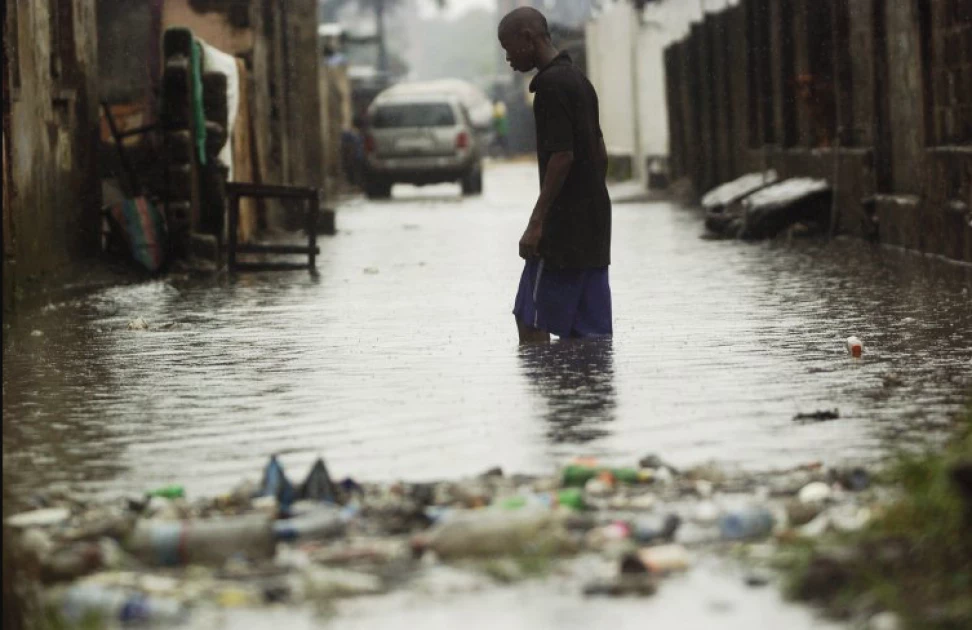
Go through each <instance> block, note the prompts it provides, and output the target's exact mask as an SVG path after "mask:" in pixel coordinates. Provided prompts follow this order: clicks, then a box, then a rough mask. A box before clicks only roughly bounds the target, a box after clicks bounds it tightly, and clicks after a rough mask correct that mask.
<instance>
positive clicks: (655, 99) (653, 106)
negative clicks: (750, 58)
mask: <svg viewBox="0 0 972 630" xmlns="http://www.w3.org/2000/svg"><path fill="white" fill-rule="evenodd" d="M734 3H735V2H734V1H733V0H709V1H708V2H706V3H705V7H706V9H707V10H708V11H717V10H719V9H722V8H724V7H726V6H730V5H732V4H734ZM701 16H702V4H701V3H699V2H685V1H679V0H663V1H661V2H656V3H650V4H648V5H646V6H645V8H644V9H643V10H642V11H641V13H640V16H639V13H638V11H637V10H636V9H635V8H634V7H633V6H632V3H630V2H614V3H604V4H603V5H602V7H601V12H600V13H599V14H598V15H597V16H596V17H595V18H593V19H592V20H590V21H589V22H588V23H587V25H586V27H585V28H586V35H587V65H588V76H589V78H590V79H591V82H592V83H593V84H594V87H595V89H597V92H598V96H599V98H600V101H601V112H602V114H601V126H602V128H603V130H604V139H605V144H606V145H607V149H608V153H609V154H611V155H612V156H617V157H622V156H624V157H627V158H630V159H632V160H633V164H634V166H635V172H634V175H635V176H636V177H638V178H643V176H644V164H645V159H646V158H651V157H656V156H668V155H669V153H670V147H669V123H668V116H669V113H668V108H667V100H668V98H667V88H666V79H665V62H664V51H665V49H666V47H668V46H669V45H670V44H671V43H672V42H673V41H675V40H677V39H679V38H681V37H683V36H685V34H686V33H687V32H688V29H689V26H690V24H691V23H692V22H693V21H694V20H697V19H699V18H701ZM633 47H634V50H633V49H632V48H633ZM721 61H722V60H721V59H720V62H721Z"/></svg>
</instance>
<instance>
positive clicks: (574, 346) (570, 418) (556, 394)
mask: <svg viewBox="0 0 972 630" xmlns="http://www.w3.org/2000/svg"><path fill="white" fill-rule="evenodd" d="M519 359H520V370H521V372H522V373H523V375H524V376H525V377H526V378H527V380H528V381H529V384H530V386H531V388H532V389H533V390H534V391H536V393H538V394H539V395H540V397H541V398H543V400H544V402H545V403H546V407H547V410H546V412H545V413H544V414H543V418H544V420H546V423H547V428H546V435H547V438H548V439H549V440H550V441H551V442H553V443H555V444H564V443H571V444H580V443H584V442H590V441H592V440H596V439H598V438H602V437H604V436H606V435H608V434H609V433H610V431H609V428H608V426H609V425H610V424H611V423H612V422H614V420H615V410H616V408H617V391H616V389H615V386H614V346H613V342H612V340H610V339H592V340H563V341H557V342H554V343H550V344H541V345H532V346H522V347H521V348H520V355H519Z"/></svg>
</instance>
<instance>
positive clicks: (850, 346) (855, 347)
mask: <svg viewBox="0 0 972 630" xmlns="http://www.w3.org/2000/svg"><path fill="white" fill-rule="evenodd" d="M847 351H848V352H850V354H851V356H852V357H855V358H860V356H861V354H863V353H864V344H863V343H862V342H861V340H860V339H858V338H857V337H854V336H850V337H848V338H847Z"/></svg>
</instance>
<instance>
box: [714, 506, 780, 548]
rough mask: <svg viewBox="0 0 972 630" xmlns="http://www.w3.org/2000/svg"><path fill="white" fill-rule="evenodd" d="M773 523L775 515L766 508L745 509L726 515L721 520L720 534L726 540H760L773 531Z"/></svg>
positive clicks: (753, 507)
mask: <svg viewBox="0 0 972 630" xmlns="http://www.w3.org/2000/svg"><path fill="white" fill-rule="evenodd" d="M773 523H774V518H773V514H772V513H771V512H770V511H769V510H768V509H766V508H765V507H762V506H751V507H745V508H742V509H739V510H733V511H731V512H729V513H727V514H724V515H723V516H722V518H721V519H719V533H720V534H721V535H722V538H723V539H724V540H745V539H748V538H760V537H762V536H767V535H769V533H770V532H772V531H773Z"/></svg>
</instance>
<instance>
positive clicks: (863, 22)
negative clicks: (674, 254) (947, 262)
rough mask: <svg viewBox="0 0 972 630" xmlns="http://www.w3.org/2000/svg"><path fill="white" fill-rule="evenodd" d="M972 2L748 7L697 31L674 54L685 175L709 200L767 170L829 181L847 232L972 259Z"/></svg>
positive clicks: (671, 95)
mask: <svg viewBox="0 0 972 630" xmlns="http://www.w3.org/2000/svg"><path fill="white" fill-rule="evenodd" d="M961 6H963V5H961V3H954V2H950V0H901V1H900V2H899V1H898V0H853V1H852V0H825V1H823V2H818V3H815V0H744V2H743V6H742V7H741V9H739V10H737V9H733V10H730V11H727V12H726V13H725V14H724V17H722V18H713V17H710V18H707V19H706V20H705V21H704V22H702V23H699V24H697V25H695V26H693V28H692V31H691V34H690V36H689V37H687V38H685V39H683V40H682V41H680V42H678V43H676V44H674V45H673V46H672V47H671V48H670V49H669V51H668V53H667V54H666V64H667V66H668V67H667V73H668V75H669V81H668V83H667V90H668V97H667V102H668V103H669V104H672V103H674V104H676V106H677V107H678V108H679V112H678V115H677V116H673V117H672V118H671V121H670V128H671V129H670V135H671V137H672V138H673V139H675V142H674V143H673V146H672V154H673V155H672V163H673V164H674V165H675V166H676V169H677V174H678V175H682V176H685V177H688V178H689V179H690V180H691V182H692V183H693V184H694V185H695V187H696V190H697V191H698V192H699V193H700V194H701V193H703V192H705V190H707V189H709V188H711V187H712V186H714V185H716V184H718V183H722V182H724V181H728V180H730V179H732V178H734V177H737V176H739V175H741V174H743V173H745V172H747V171H751V170H756V169H758V168H763V167H766V168H775V169H777V170H778V171H779V172H780V174H781V176H782V177H795V176H812V177H819V178H825V179H828V180H829V181H830V182H831V183H832V184H833V185H835V186H836V196H837V200H838V207H839V214H838V223H837V227H838V229H839V230H840V231H841V232H844V233H847V234H853V235H857V236H861V237H867V238H876V239H878V240H880V241H881V242H884V243H888V244H893V245H900V246H904V247H908V248H912V249H917V250H921V251H924V252H928V253H932V254H938V255H944V256H947V257H949V258H954V259H957V260H965V261H972V109H970V105H972V72H969V69H970V67H972V8H970V10H969V11H966V12H963V10H962V9H961ZM821 7H824V8H825V9H826V12H825V13H820V11H821ZM734 12H737V13H736V14H735V17H734ZM767 41H768V46H767V44H766V43H765V42H767ZM821 42H823V44H821ZM737 50H745V51H747V52H746V54H745V55H744V57H745V60H744V61H743V62H742V63H739V62H738V61H737V60H736V59H735V58H734V52H733V51H737ZM767 54H768V55H770V56H769V57H767V56H766V55H767ZM723 55H725V57H724V58H723V57H722V56H723ZM740 68H742V69H740ZM808 86H809V87H808ZM742 112H745V113H742ZM741 128H743V129H745V132H743V131H742V130H741ZM838 131H840V133H838ZM838 141H839V142H840V147H839V148H835V147H834V146H833V144H834V143H836V142H838Z"/></svg>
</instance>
